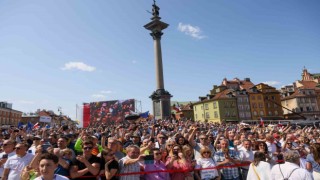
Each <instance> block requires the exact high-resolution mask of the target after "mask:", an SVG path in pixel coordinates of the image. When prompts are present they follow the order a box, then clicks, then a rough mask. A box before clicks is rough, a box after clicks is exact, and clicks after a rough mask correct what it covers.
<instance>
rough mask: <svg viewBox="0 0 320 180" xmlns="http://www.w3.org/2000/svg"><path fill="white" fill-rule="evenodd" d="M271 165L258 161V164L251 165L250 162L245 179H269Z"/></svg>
mask: <svg viewBox="0 0 320 180" xmlns="http://www.w3.org/2000/svg"><path fill="white" fill-rule="evenodd" d="M254 170H255V171H254ZM270 174H271V165H270V164H269V163H267V162H264V161H260V162H259V164H258V166H254V167H252V163H251V164H250V166H249V171H248V175H247V179H258V177H257V176H259V178H260V180H270V179H271V176H270Z"/></svg>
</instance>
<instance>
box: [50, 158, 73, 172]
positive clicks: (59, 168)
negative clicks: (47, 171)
mask: <svg viewBox="0 0 320 180" xmlns="http://www.w3.org/2000/svg"><path fill="white" fill-rule="evenodd" d="M63 160H65V161H66V162H67V163H68V164H69V165H70V163H71V161H70V160H69V159H65V158H63ZM54 173H55V174H60V175H62V176H69V169H65V168H63V167H62V166H61V165H60V164H59V165H58V167H57V169H56V170H55V171H54Z"/></svg>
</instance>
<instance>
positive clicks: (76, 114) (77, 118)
mask: <svg viewBox="0 0 320 180" xmlns="http://www.w3.org/2000/svg"><path fill="white" fill-rule="evenodd" d="M76 121H78V104H76Z"/></svg>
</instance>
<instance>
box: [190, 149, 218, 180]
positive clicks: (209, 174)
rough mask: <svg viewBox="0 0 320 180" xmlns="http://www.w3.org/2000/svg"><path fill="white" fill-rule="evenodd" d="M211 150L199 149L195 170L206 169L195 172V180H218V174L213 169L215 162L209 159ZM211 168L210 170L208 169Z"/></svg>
mask: <svg viewBox="0 0 320 180" xmlns="http://www.w3.org/2000/svg"><path fill="white" fill-rule="evenodd" d="M211 153H212V152H211V150H210V149H209V148H208V147H206V146H205V147H203V148H201V149H200V154H201V158H199V159H197V165H196V169H202V168H208V169H204V170H195V179H196V180H218V179H220V175H219V172H218V171H217V169H214V167H216V166H217V164H216V162H215V161H214V160H213V158H212V157H211ZM210 168H212V169H210Z"/></svg>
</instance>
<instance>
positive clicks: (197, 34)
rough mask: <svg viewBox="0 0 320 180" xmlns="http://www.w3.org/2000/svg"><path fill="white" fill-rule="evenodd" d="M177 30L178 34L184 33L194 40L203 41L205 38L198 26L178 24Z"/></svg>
mask: <svg viewBox="0 0 320 180" xmlns="http://www.w3.org/2000/svg"><path fill="white" fill-rule="evenodd" d="M178 30H179V31H180V32H183V33H185V34H186V35H189V36H191V37H193V38H196V39H203V38H205V37H206V36H204V35H202V31H201V29H200V28H199V27H198V26H192V25H190V24H183V23H179V25H178Z"/></svg>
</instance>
